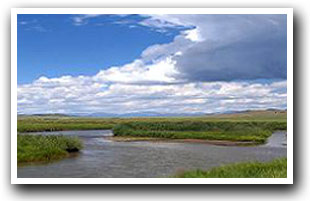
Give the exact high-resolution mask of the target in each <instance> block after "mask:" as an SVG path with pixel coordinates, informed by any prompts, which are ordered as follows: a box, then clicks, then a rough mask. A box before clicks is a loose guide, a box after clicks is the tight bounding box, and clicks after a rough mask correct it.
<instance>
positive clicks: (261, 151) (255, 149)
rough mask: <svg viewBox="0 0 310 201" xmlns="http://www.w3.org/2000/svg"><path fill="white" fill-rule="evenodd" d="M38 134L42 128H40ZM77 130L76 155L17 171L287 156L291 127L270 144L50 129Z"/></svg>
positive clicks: (159, 173)
mask: <svg viewBox="0 0 310 201" xmlns="http://www.w3.org/2000/svg"><path fill="white" fill-rule="evenodd" d="M36 134H38V133H36ZM40 134H48V135H59V134H61V135H74V136H79V137H80V138H81V139H82V140H83V142H84V149H83V150H81V153H80V154H79V155H78V156H76V157H71V158H67V159H64V160H61V161H58V162H54V163H50V164H45V165H31V166H24V167H19V168H18V170H17V175H18V177H28V178H35V177H42V178H52V177H63V178H72V177H79V178H82V177H92V178H100V177H121V178H125V177H168V176H171V175H174V174H175V173H176V172H178V171H183V170H190V169H197V168H200V169H209V168H212V167H215V166H219V165H223V164H227V163H233V162H241V161H249V160H257V161H268V160H272V159H274V158H277V157H284V156H286V132H276V133H274V134H273V135H272V136H271V137H270V139H269V141H268V142H267V143H266V144H265V145H261V146H252V147H231V146H215V145H206V144H195V143H173V142H115V141H111V140H109V139H108V138H107V136H112V135H113V134H112V131H110V130H94V131H61V132H48V133H47V132H45V133H40Z"/></svg>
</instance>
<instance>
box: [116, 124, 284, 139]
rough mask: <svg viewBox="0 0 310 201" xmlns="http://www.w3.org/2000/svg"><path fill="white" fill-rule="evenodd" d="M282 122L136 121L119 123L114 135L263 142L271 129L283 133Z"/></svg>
mask: <svg viewBox="0 0 310 201" xmlns="http://www.w3.org/2000/svg"><path fill="white" fill-rule="evenodd" d="M285 129H286V122H282V121H268V122H265V121H246V122H244V121H240V122H238V121H236V122H232V121H173V122H172V121H155V120H154V121H153V122H147V121H139V122H127V123H120V124H118V125H116V126H114V128H113V133H114V135H115V136H131V137H154V138H166V139H201V140H224V141H225V140H226V141H240V142H252V143H256V144H261V143H265V142H266V140H267V139H268V137H269V136H270V135H271V134H272V132H273V131H275V130H285Z"/></svg>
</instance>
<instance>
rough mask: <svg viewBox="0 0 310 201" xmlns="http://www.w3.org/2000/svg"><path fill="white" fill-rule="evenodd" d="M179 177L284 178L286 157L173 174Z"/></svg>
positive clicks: (285, 174) (285, 175)
mask: <svg viewBox="0 0 310 201" xmlns="http://www.w3.org/2000/svg"><path fill="white" fill-rule="evenodd" d="M175 177H180V178H286V177H287V159H286V158H281V159H276V160H273V161H271V162H267V163H261V162H247V163H237V164H232V165H225V166H221V167H216V168H213V169H211V170H209V171H204V170H193V171H187V172H183V173H179V174H177V175H175Z"/></svg>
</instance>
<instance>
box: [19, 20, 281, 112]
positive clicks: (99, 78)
mask: <svg viewBox="0 0 310 201" xmlns="http://www.w3.org/2000/svg"><path fill="white" fill-rule="evenodd" d="M286 37H287V34H286V15H156V14H153V15H87V14H84V15H38V14H34V15H30V14H27V15H18V38H17V42H18V43H17V44H18V47H17V51H18V61H17V62H18V75H17V78H18V112H19V113H27V114H28V113H29V114H30V113H92V112H105V113H127V112H145V111H149V112H162V113H196V112H205V113H209V112H223V111H228V110H229V111H231V110H247V109H267V108H279V109H285V108H286V75H287V71H286V65H287V63H286Z"/></svg>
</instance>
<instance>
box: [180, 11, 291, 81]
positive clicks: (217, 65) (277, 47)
mask: <svg viewBox="0 0 310 201" xmlns="http://www.w3.org/2000/svg"><path fill="white" fill-rule="evenodd" d="M284 17H285V19H286V16H284ZM219 19H220V20H223V19H222V18H219ZM255 19H256V18H253V19H252V22H253V23H254V24H255V23H256V24H255V26H257V27H258V28H257V30H256V29H255V28H253V26H252V27H249V29H251V31H249V30H247V27H246V26H243V27H242V28H240V27H239V26H235V27H233V26H230V27H229V28H228V29H231V28H232V27H233V28H234V29H236V31H240V38H238V39H236V38H233V39H231V38H228V39H225V38H223V39H221V40H211V39H209V40H206V41H204V42H200V43H197V44H195V45H194V46H192V47H191V48H189V49H187V50H185V51H184V52H183V55H182V56H177V57H175V59H176V61H177V64H176V66H177V68H178V70H179V71H180V72H181V75H180V77H181V78H183V79H186V80H190V81H232V80H253V79H286V75H287V71H286V66H287V61H286V60H287V55H286V52H287V44H286V38H287V33H286V20H283V19H281V20H279V21H276V22H273V23H276V24H275V25H274V27H271V26H270V25H268V26H266V25H264V24H263V23H267V22H268V23H270V22H269V21H267V20H266V21H262V20H255ZM220 20H219V23H221V22H220ZM237 25H238V24H237ZM239 29H241V30H239ZM218 31H219V32H220V31H225V30H222V29H220V30H218ZM219 34H221V33H219ZM224 36H225V35H224Z"/></svg>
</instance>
